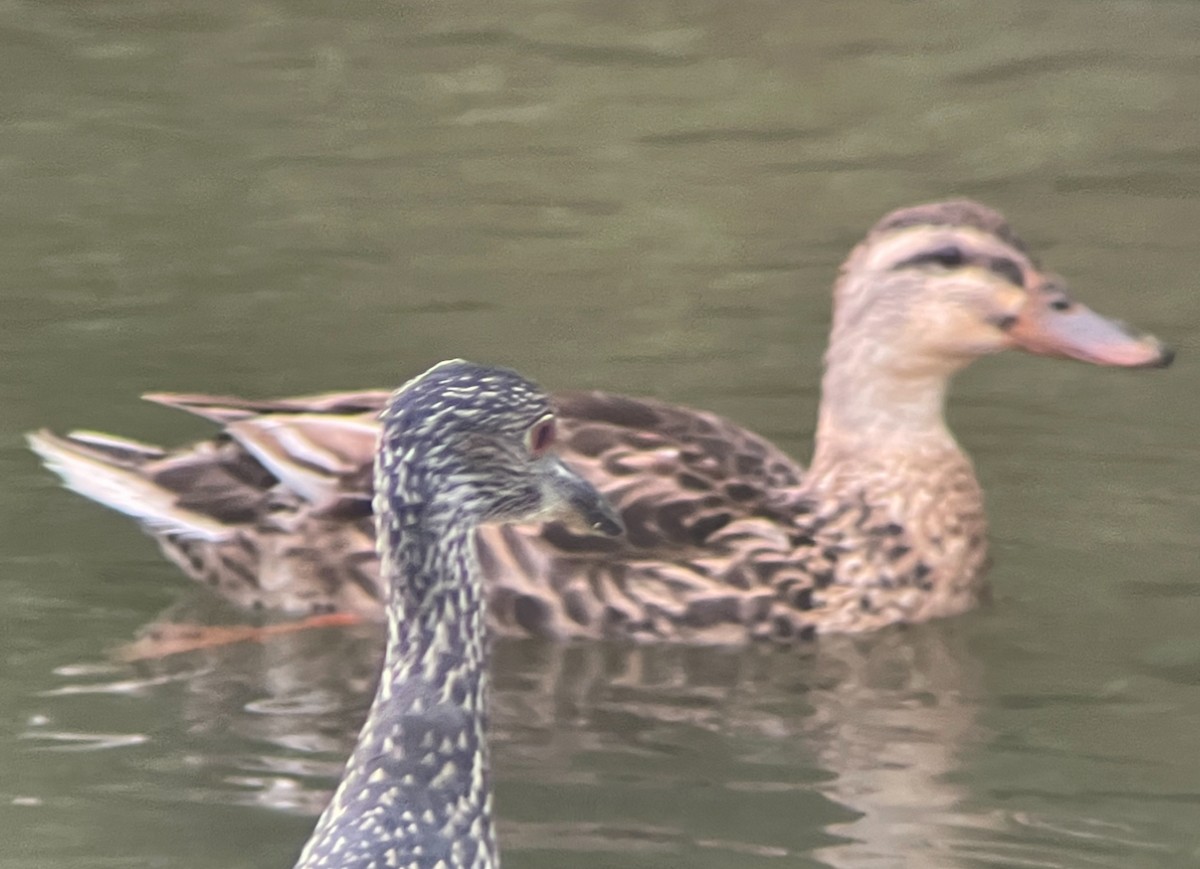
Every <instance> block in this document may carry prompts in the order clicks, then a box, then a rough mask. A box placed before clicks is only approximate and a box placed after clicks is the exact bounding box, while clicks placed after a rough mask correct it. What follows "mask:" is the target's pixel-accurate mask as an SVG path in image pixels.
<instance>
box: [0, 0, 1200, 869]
mask: <svg viewBox="0 0 1200 869" xmlns="http://www.w3.org/2000/svg"><path fill="white" fill-rule="evenodd" d="M1198 39H1200V4H1197V3H1194V2H1151V0H1138V2H1135V0H1127V2H1109V0H1058V2H1055V3H1044V2H1040V0H1038V2H1035V0H1029V2H995V0H986V2H985V0H958V2H950V0H943V2H932V0H930V2H926V0H920V2H911V3H896V2H885V0H853V2H850V0H847V2H842V3H836V4H834V3H823V4H817V3H791V2H766V0H764V2H753V3H734V2H697V3H674V2H659V0H639V2H636V3H635V2H610V0H590V2H589V0H493V2H489V3H479V2H462V0H440V2H437V3H426V2H390V3H379V2H362V0H346V2H342V3H337V4H317V3H310V2H305V0H292V2H283V0H249V2H247V0H238V2H233V0H202V2H198V3H193V4H188V5H184V4H181V3H178V2H176V0H153V2H149V0H111V2H107V3H102V4H101V3H79V2H74V0H59V2H53V0H42V2H32V0H9V2H5V3H3V4H0V118H2V119H3V124H2V125H0V254H2V262H3V268H2V270H0V306H2V310H3V316H2V317H0V347H2V348H3V357H4V362H5V364H4V366H3V368H2V369H0V402H2V406H3V408H4V413H3V415H2V417H0V595H2V599H3V606H0V655H2V660H3V667H2V668H0V867H4V869H10V867H11V869H25V867H29V869H33V867H38V869H44V867H66V866H71V867H80V869H82V867H115V866H121V867H159V866H171V867H196V869H203V867H251V866H254V867H258V866H276V865H277V866H287V865H291V863H290V861H291V860H292V859H294V856H295V854H296V852H297V850H298V848H299V847H300V845H301V844H302V842H303V841H304V839H305V837H306V836H307V833H308V831H309V829H310V827H311V824H312V823H313V817H314V814H315V813H316V812H318V811H319V810H320V807H321V806H322V804H323V801H324V799H325V798H326V797H327V795H328V791H329V789H330V787H331V786H332V784H333V782H334V781H335V778H336V776H337V774H338V770H339V768H340V763H341V760H342V758H343V756H344V754H345V753H346V752H347V751H348V749H349V746H350V745H351V742H352V739H353V733H354V728H355V727H356V725H357V722H358V721H359V720H360V718H361V715H362V714H363V713H364V711H365V708H366V704H367V702H368V700H369V692H370V686H371V679H372V676H373V670H374V663H375V661H374V657H373V653H374V650H375V649H376V648H377V645H378V642H379V638H378V637H377V636H374V635H373V634H372V632H371V631H370V630H366V629H364V630H357V631H352V630H325V631H311V632H308V634H307V635H291V636H287V637H281V638H279V639H277V640H275V641H272V642H269V643H265V644H253V645H251V644H242V645H234V646H229V647H227V648H223V649H219V650H214V651H211V652H208V653H195V654H191V655H181V656H176V657H174V658H170V659H167V660H163V661H158V662H155V663H153V664H146V663H143V664H138V665H129V664H121V663H117V662H114V661H113V660H112V659H111V658H110V657H109V655H108V651H109V650H110V649H112V648H113V647H115V646H118V645H120V644H121V643H123V642H126V641H128V640H129V639H131V638H132V637H133V636H134V635H135V634H136V632H137V629H138V627H139V626H140V625H142V624H144V623H145V622H147V621H150V620H151V619H153V618H155V617H156V616H157V615H158V614H159V613H160V611H161V610H163V609H164V608H171V607H175V608H178V607H181V606H185V605H186V606H195V605H198V604H200V603H203V602H202V601H200V602H198V601H196V600H194V599H193V595H192V593H191V591H190V590H189V589H187V588H185V585H184V582H183V581H182V579H181V578H180V577H179V575H178V574H177V572H176V571H175V570H174V568H172V567H170V566H169V565H168V564H166V563H165V562H164V561H163V560H162V559H161V558H160V557H159V555H158V553H157V551H156V549H155V547H154V545H153V544H152V543H151V542H150V541H149V540H148V539H146V538H145V537H143V536H142V535H141V534H140V533H139V532H138V530H137V529H136V528H135V527H134V526H133V525H132V523H130V522H128V521H126V520H125V519H123V518H121V517H118V516H115V515H111V514H109V513H107V512H105V511H103V510H102V509H100V508H98V507H95V506H93V505H91V504H89V503H86V502H85V501H83V500H82V499H80V498H77V497H75V496H72V495H69V494H67V493H64V492H62V491H60V490H59V489H57V487H56V482H55V480H54V479H53V478H52V477H51V476H50V475H49V474H47V473H46V472H44V471H42V470H41V469H39V468H38V466H37V463H36V462H35V460H34V459H33V457H32V456H31V455H30V454H29V453H28V452H27V451H26V450H25V449H24V446H23V443H22V441H21V438H20V435H21V433H22V432H23V431H25V430H28V429H30V428H34V427H38V426H43V425H49V426H52V427H55V428H59V429H65V428H71V427H76V426H84V427H89V428H97V429H101V430H107V431H114V432H119V433H123V434H127V435H133V436H136V437H141V438H145V439H148V440H152V441H166V442H177V441H179V440H183V439H186V438H190V437H196V436H200V435H201V434H203V433H204V429H203V427H202V425H201V424H199V423H198V422H197V421H195V420H191V419H188V418H185V417H183V416H181V415H178V414H172V413H170V412H168V411H164V410H163V409H161V408H156V407H154V406H147V405H145V404H143V403H141V402H139V400H138V395H139V394H140V393H142V392H144V391H148V390H162V389H170V390H177V391H188V390H195V391H211V392H219V391H228V392H235V393H244V394H249V395H255V396H267V395H275V394H289V393H300V392H312V391H317V390H321V389H339V388H341V389H348V388H361V387H378V386H393V385H395V384H397V383H399V382H400V381H402V380H403V379H404V378H406V377H408V376H410V375H412V374H413V373H415V372H417V371H419V370H421V369H422V368H423V367H424V366H426V365H428V364H430V363H432V362H434V361H436V360H438V359H441V358H444V357H448V356H460V355H461V356H466V357H468V358H472V359H476V360H479V361H488V362H495V363H503V364H508V365H512V366H515V367H517V368H519V369H521V370H522V371H523V372H525V373H527V374H529V375H530V376H533V377H535V378H537V379H539V380H540V381H542V382H543V383H544V384H545V385H546V386H548V387H550V388H583V387H602V388H605V389H609V390H613V391H617V392H627V393H635V394H647V395H655V396H659V397H662V398H665V399H668V400H672V401H677V402H684V403H690V404H694V405H699V406H703V407H707V408H711V409H714V410H717V411H720V412H722V413H725V414H727V415H729V416H731V417H733V418H734V419H736V420H737V421H739V422H741V423H743V424H745V425H747V426H749V427H751V428H753V429H756V430H758V431H760V432H762V433H764V434H766V435H768V436H770V437H772V438H774V439H776V440H777V441H778V442H780V443H781V444H782V445H783V446H785V447H786V448H788V449H789V450H791V451H792V452H794V453H796V454H797V455H800V456H804V457H807V444H808V442H809V438H810V435H811V431H812V423H813V419H814V408H815V402H816V398H817V394H816V385H817V383H818V377H819V365H820V355H821V352H822V349H823V346H824V340H825V332H826V328H827V325H828V320H829V312H828V307H829V306H828V288H829V286H830V284H831V281H832V279H833V277H834V274H835V270H836V267H837V264H838V263H839V261H840V260H841V258H842V257H843V256H844V255H845V254H846V252H848V250H849V249H850V247H851V246H852V245H853V244H854V242H855V241H856V240H857V239H858V238H859V237H860V236H861V235H862V234H863V232H865V230H866V228H867V227H868V226H869V225H870V224H871V223H873V222H874V221H875V220H876V219H877V218H878V217H880V216H881V215H882V214H883V213H884V212H885V211H887V210H889V209H891V208H893V207H895V206H899V205H903V204H909V203H913V202H917V201H923V200H929V199H936V198H943V197H947V196H951V195H969V196H973V197H976V198H980V199H982V200H984V201H986V202H988V203H989V204H991V205H994V206H996V207H999V208H1000V209H1002V210H1003V211H1005V212H1006V213H1007V214H1008V216H1009V217H1010V218H1011V219H1012V220H1013V222H1014V224H1015V225H1016V227H1017V229H1018V231H1020V232H1022V233H1023V234H1024V235H1025V236H1026V238H1027V240H1029V241H1030V242H1031V244H1032V245H1033V246H1034V247H1035V248H1036V249H1037V250H1038V251H1039V252H1040V253H1041V254H1042V256H1043V258H1044V260H1045V262H1046V263H1047V264H1048V265H1049V266H1051V267H1052V268H1054V269H1056V270H1058V271H1061V272H1062V273H1063V274H1064V275H1066V276H1067V278H1068V279H1069V281H1070V282H1071V284H1072V285H1073V287H1074V289H1075V291H1076V293H1077V295H1078V296H1079V297H1080V298H1082V299H1084V300H1085V301H1087V302H1088V303H1089V304H1092V305H1093V306H1094V307H1096V308H1098V309H1100V310H1102V311H1104V312H1106V313H1109V314H1115V315H1121V316H1125V317H1127V318H1129V319H1130V320H1132V321H1134V322H1136V323H1137V324H1138V325H1139V326H1141V327H1143V328H1145V329H1147V330H1150V331H1154V332H1156V333H1157V334H1159V335H1160V337H1162V338H1164V339H1166V340H1167V341H1169V342H1171V343H1173V344H1174V345H1175V346H1176V347H1177V349H1179V350H1180V358H1179V361H1178V362H1177V363H1176V365H1175V367H1174V368H1173V369H1172V370H1170V371H1167V372H1114V371H1103V370H1099V369H1093V368H1087V367H1084V366H1081V365H1073V364H1067V363H1055V362H1050V361H1047V360H1035V359H1028V358H1016V357H1012V358H1008V357H1006V358H1002V359H994V360H988V361H986V362H984V363H981V364H980V365H977V366H976V367H975V368H973V369H972V370H971V371H969V372H967V373H966V375H965V376H963V377H962V378H960V381H959V382H958V383H957V385H956V388H955V391H954V400H953V407H952V411H951V419H952V422H953V424H954V427H955V430H956V431H957V432H958V433H959V435H960V437H961V440H962V441H963V442H964V444H965V445H966V446H967V448H968V449H969V450H970V451H971V453H972V454H973V456H974V457H975V459H976V461H977V464H978V466H979V471H980V477H981V479H982V481H983V483H984V486H985V488H986V490H987V492H988V494H989V508H990V512H991V516H992V523H993V540H994V550H993V551H994V555H995V568H994V569H993V572H992V579H993V582H994V587H995V600H994V602H993V603H992V605H991V606H989V607H986V608H984V609H983V610H981V611H980V612H978V613H974V614H971V615H969V616H967V617H965V618H961V619H957V620H954V621H952V622H947V623H942V624H935V625H928V626H922V627H919V628H915V629H909V630H897V631H889V632H885V633H883V634H880V635H878V636H871V637H862V638H857V639H852V640H838V639H834V640H830V641H828V642H826V641H822V642H821V643H819V644H818V645H816V646H813V647H812V648H808V649H801V650H791V651H787V650H784V651H780V650H773V649H761V648H758V649H748V650H712V649H709V650H704V649H673V648H665V649H637V650H630V649H622V648H613V647H594V646H593V647H571V648H563V647H556V646H549V645H545V644H541V643H536V642H505V643H502V644H501V645H500V648H499V649H498V655H497V665H496V666H497V676H496V682H497V686H496V687H497V691H496V698H495V701H496V714H495V717H494V718H495V752H494V757H495V763H496V766H497V779H498V781H497V786H498V808H499V813H500V816H501V819H502V823H501V832H502V844H503V848H504V852H505V861H506V864H507V865H509V866H511V867H528V869H536V867H551V866H562V865H565V864H569V865H572V866H579V867H609V866H622V867H636V866H646V867H650V866H654V867H666V866H688V867H706V866H714V867H715V866H723V867H724V866H730V865H736V866H746V867H758V866H764V867H765V866H783V865H786V866H830V867H893V866H913V867H985V866H986V867H992V866H997V867H998V866H1066V867H1078V866H1106V867H1133V866H1137V867H1142V866H1146V867H1157V866H1195V865H1198V864H1200V826H1198V825H1197V823H1196V821H1197V817H1200V728H1198V727H1197V722H1198V720H1200V636H1198V635H1197V633H1198V632H1197V627H1198V626H1200V584H1198V583H1197V579H1198V576H1197V573H1198V569H1197V562H1198V558H1197V530H1198V529H1200V475H1198V474H1197V470H1196V469H1197V462H1198V461H1200V455H1198V450H1197V445H1196V431H1197V429H1198V428H1200V406H1198V404H1197V401H1196V395H1197V384H1198V382H1200V380H1198V377H1200V375H1198V370H1200V369H1198V367H1197V362H1196V361H1195V357H1196V350H1197V347H1198V345H1200V341H1198V340H1197V332H1198V329H1200V297H1198V296H1197V294H1196V293H1195V291H1194V286H1195V282H1196V275H1197V273H1200V245H1197V243H1196V228H1197V226H1200V145H1198V143H1200V112H1198V111H1197V106H1200V55H1198V54H1197V50H1196V46H1197V44H1198ZM222 616H224V617H226V618H231V617H234V616H233V614H230V613H224V614H221V613H216V615H215V617H222Z"/></svg>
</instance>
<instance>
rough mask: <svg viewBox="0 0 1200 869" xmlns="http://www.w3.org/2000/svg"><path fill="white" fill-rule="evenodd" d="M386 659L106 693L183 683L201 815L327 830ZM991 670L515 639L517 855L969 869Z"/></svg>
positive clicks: (202, 661) (198, 671)
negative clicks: (972, 784)
mask: <svg viewBox="0 0 1200 869" xmlns="http://www.w3.org/2000/svg"><path fill="white" fill-rule="evenodd" d="M185 614H186V615H188V616H189V618H190V617H193V616H194V615H195V614H194V613H188V612H187V611H186V609H185V610H184V611H179V610H176V611H173V612H171V613H170V614H169V619H170V620H173V621H170V620H169V621H165V622H163V623H160V624H157V625H155V626H153V627H152V628H151V629H149V632H148V634H147V636H150V637H152V638H154V639H155V640H156V641H157V640H161V638H162V637H163V636H166V637H168V638H169V637H171V636H173V634H172V631H179V630H184V629H180V628H178V627H175V628H171V627H169V626H170V625H172V624H177V623H178V621H179V620H180V618H181V616H183V615H185ZM206 617H211V614H206ZM133 648H134V649H137V648H139V647H138V646H137V645H135V646H134V647H133ZM141 648H142V649H143V651H144V650H145V649H144V647H141ZM380 648H382V638H381V636H380V635H379V629H378V628H377V627H375V626H373V625H358V626H352V627H347V626H339V627H327V628H325V629H314V630H306V631H290V632H284V633H277V634H267V635H265V636H263V637H260V638H257V639H255V640H254V641H247V642H230V643H226V644H223V645H219V646H214V647H211V648H201V649H198V650H196V651H191V652H188V653H186V654H178V655H166V656H162V657H145V656H143V657H142V659H141V660H138V661H136V662H135V663H132V664H119V665H114V666H113V667H112V668H109V670H110V672H109V676H108V678H111V679H112V680H113V684H116V683H118V682H119V683H121V684H123V685H126V686H129V685H131V684H132V685H136V684H138V683H141V684H144V685H146V686H150V687H149V688H148V690H156V691H157V690H162V689H161V688H160V687H157V686H162V685H171V686H177V687H176V688H175V689H174V690H177V691H178V692H179V695H178V709H179V711H180V713H181V716H182V722H183V724H182V727H183V730H184V732H185V734H186V739H187V741H188V743H189V746H190V747H191V749H190V750H189V751H188V752H187V757H186V760H185V761H181V763H182V764H184V765H186V767H187V775H188V778H189V781H190V782H191V783H192V784H191V786H189V788H188V792H187V798H188V799H195V800H202V801H208V800H212V801H219V802H222V803H241V804H245V805H251V806H257V807H262V808H267V809H271V810H274V811H283V812H288V813H293V814H299V815H316V814H317V813H319V812H320V811H321V809H322V808H323V807H324V805H325V802H326V801H327V800H328V799H329V797H330V794H331V791H332V788H333V787H334V785H335V784H336V781H337V778H338V776H339V774H340V771H341V767H342V764H343V762H344V760H345V757H346V756H347V754H348V753H349V751H350V750H351V748H352V746H353V744H354V738H355V734H356V733H357V732H358V728H359V726H360V724H361V722H362V719H363V717H364V716H365V714H366V710H367V707H368V704H369V702H370V698H371V696H372V692H373V688H374V679H375V675H376V670H377V668H378V665H379V661H378V650H379V649H380ZM126 652H127V653H128V649H127V650H126ZM129 668H132V669H133V671H134V673H135V676H133V677H131V675H130V671H129ZM979 671H980V666H979V664H978V663H977V662H976V661H975V660H974V659H973V658H972V656H971V654H970V651H969V649H968V648H967V645H966V643H965V641H964V639H963V636H962V630H961V626H960V625H959V624H958V623H949V624H935V625H928V626H919V627H916V628H910V629H902V630H893V631H884V632H881V633H877V634H873V635H870V636H865V637H858V638H853V637H825V638H822V639H821V640H820V641H819V642H817V643H814V644H811V645H810V646H808V647H800V648H775V647H770V646H762V645H759V646H754V647H750V648H737V649H729V648H696V647H684V646H657V647H630V646H616V645H602V644H594V643H593V644H586V645H562V644H553V643H546V642H542V641H537V640H516V639H503V640H500V641H498V642H497V644H496V649H495V667H494V678H493V699H492V708H493V712H492V723H491V727H492V733H493V741H494V746H495V751H494V763H495V767H496V774H497V790H498V795H497V800H498V806H499V808H500V816H501V818H502V819H503V820H502V822H501V834H502V836H503V839H504V842H505V847H506V849H509V850H511V851H514V852H517V851H522V850H524V851H527V852H529V851H539V850H545V849H547V848H552V849H554V850H555V851H556V852H558V853H562V852H566V853H570V854H573V855H574V856H575V857H579V858H584V857H586V856H587V855H588V854H596V853H617V852H619V853H622V854H623V855H625V856H624V857H622V859H623V860H625V859H626V858H627V857H631V855H634V856H636V855H640V858H644V859H650V858H651V857H654V855H658V857H656V858H655V859H660V858H662V857H663V855H670V854H675V855H678V854H680V853H690V852H695V851H696V849H700V850H701V851H703V852H705V853H713V854H715V855H719V854H722V853H724V854H727V855H729V856H730V857H732V856H734V855H736V856H737V858H738V860H739V862H742V861H749V863H748V864H747V865H754V861H755V859H756V858H760V859H763V860H773V859H775V858H778V857H782V856H792V857H794V856H796V855H800V854H804V855H808V856H815V857H816V858H817V859H819V861H820V862H821V863H823V864H825V865H829V866H834V867H851V866H853V867H863V866H876V865H878V866H884V865H887V866H894V865H896V864H895V859H896V855H897V854H905V855H907V857H908V859H915V860H917V861H918V863H921V861H922V860H923V859H924V860H926V861H927V862H924V863H921V865H939V866H942V865H960V862H959V861H956V860H954V859H953V856H952V854H950V853H947V852H946V851H945V850H943V849H944V847H945V843H946V841H947V839H953V838H956V837H957V838H960V837H961V836H962V835H963V834H962V829H963V827H964V822H963V819H962V818H961V817H960V814H961V813H962V812H963V811H965V810H963V809H962V808H961V807H962V803H963V801H964V799H965V798H966V797H968V796H969V794H967V793H965V792H964V789H965V786H964V785H961V784H958V783H956V782H957V781H958V780H959V779H960V778H961V777H956V775H955V774H956V772H957V771H958V768H959V765H960V762H961V760H962V756H963V753H964V751H965V750H966V749H968V748H969V747H970V746H971V744H972V743H974V742H977V741H979V740H980V739H982V738H984V737H985V734H984V733H983V732H982V731H981V729H980V725H979V724H978V723H977V721H976V715H977V709H978V703H977V691H978V689H977V687H976V686H977V685H978V684H979V679H980V672H979ZM91 678H92V679H93V682H92V690H102V689H103V685H102V684H100V683H99V682H96V681H94V680H95V679H96V676H95V675H94V674H93V676H92V677H91ZM56 690H58V691H62V692H67V691H71V692H74V693H78V692H79V691H82V690H88V689H87V686H86V685H80V684H76V685H74V686H70V685H64V686H60V687H59V688H58V689H56ZM163 763H164V764H167V765H169V761H166V760H164V761H163ZM173 796H174V797H178V794H177V793H176V794H174V795H173ZM965 825H966V826H973V827H978V826H979V825H980V819H979V818H972V819H970V821H969V822H966V823H965ZM983 826H984V827H987V826H989V824H988V823H987V822H985V823H984V824H983ZM939 842H940V843H941V845H939V844H938V843H939ZM922 855H925V856H924V857H922Z"/></svg>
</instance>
